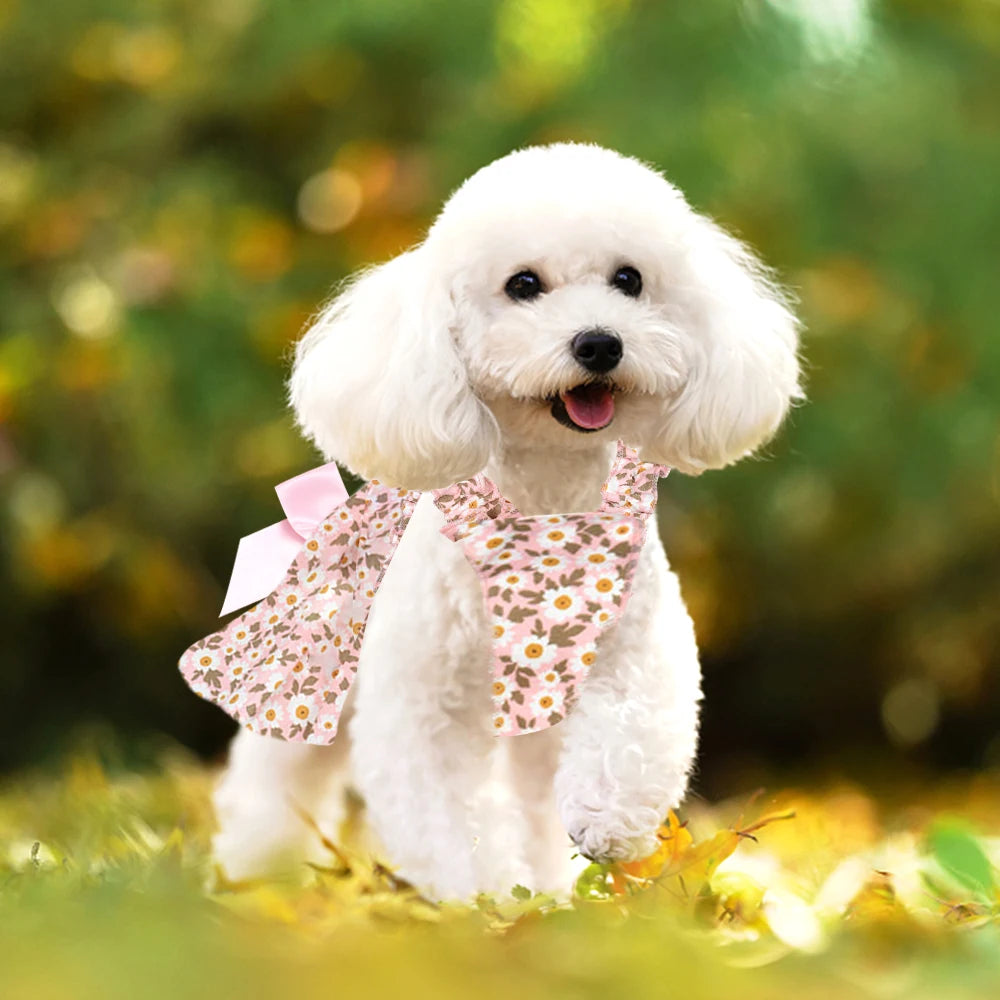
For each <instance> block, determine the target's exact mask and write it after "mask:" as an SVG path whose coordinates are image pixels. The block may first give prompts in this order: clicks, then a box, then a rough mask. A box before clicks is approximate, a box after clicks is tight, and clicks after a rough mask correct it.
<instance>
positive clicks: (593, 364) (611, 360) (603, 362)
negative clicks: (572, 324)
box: [569, 329, 622, 375]
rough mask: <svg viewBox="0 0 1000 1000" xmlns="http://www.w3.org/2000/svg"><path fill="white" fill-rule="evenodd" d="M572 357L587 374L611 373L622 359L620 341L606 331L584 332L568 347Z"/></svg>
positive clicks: (617, 337) (619, 338)
mask: <svg viewBox="0 0 1000 1000" xmlns="http://www.w3.org/2000/svg"><path fill="white" fill-rule="evenodd" d="M569 349H570V351H572V353H573V357H574V358H576V360H577V361H579V362H580V364H581V365H583V367H584V368H586V369H587V371H589V372H597V373H599V374H602V375H603V374H604V372H609V371H611V369H612V368H614V367H615V365H617V364H618V362H619V361H621V359H622V339H621V337H619V336H618V335H617V334H615V333H609V332H608V331H607V330H600V329H598V330H584V331H583V332H582V333H578V334H577V335H576V336H575V337H574V338H573V339H572V340H571V341H570V345H569Z"/></svg>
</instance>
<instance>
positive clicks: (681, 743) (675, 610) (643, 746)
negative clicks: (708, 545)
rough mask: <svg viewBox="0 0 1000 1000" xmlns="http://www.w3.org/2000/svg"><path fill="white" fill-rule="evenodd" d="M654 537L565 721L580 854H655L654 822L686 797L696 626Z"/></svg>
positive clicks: (696, 673) (692, 744) (570, 819)
mask: <svg viewBox="0 0 1000 1000" xmlns="http://www.w3.org/2000/svg"><path fill="white" fill-rule="evenodd" d="M652 534H653V537H652V538H651V539H650V540H649V542H647V546H646V549H645V551H644V552H643V555H642V559H641V561H640V565H639V567H638V570H637V572H636V579H635V583H634V591H633V594H632V597H631V600H630V603H629V606H628V608H627V610H626V613H625V615H624V617H623V619H622V621H621V622H619V624H618V625H617V627H616V628H615V630H614V631H613V632H612V633H611V634H610V635H608V636H607V638H606V640H605V641H604V642H602V643H601V645H600V646H599V650H598V660H597V663H596V664H595V668H594V671H593V673H592V674H591V675H590V677H588V678H587V681H586V683H585V684H584V687H583V691H582V692H581V696H580V699H579V701H578V703H577V705H576V706H575V708H574V709H573V711H571V712H570V714H569V717H568V718H567V720H566V722H565V723H563V725H564V726H565V727H566V734H565V742H564V745H563V753H562V757H561V759H560V763H559V768H558V771H557V773H556V799H557V802H558V806H559V813H560V816H561V818H562V821H563V824H564V825H565V827H566V830H567V832H568V833H569V835H570V837H571V838H572V840H573V841H574V843H576V845H577V846H578V848H579V849H580V852H581V853H582V854H584V855H586V856H587V857H589V858H592V859H594V860H600V861H612V860H616V861H627V860H635V859H637V858H643V857H647V856H648V855H650V854H652V853H653V851H654V850H655V849H656V847H657V840H656V830H657V827H658V826H659V824H660V823H661V822H662V820H663V818H664V817H665V815H666V813H667V810H668V809H670V808H672V807H674V806H676V805H677V804H678V803H679V802H680V800H681V799H682V798H683V796H684V792H685V790H686V787H687V780H688V775H689V773H690V770H691V766H692V763H693V761H694V754H695V749H696V746H697V732H698V701H699V698H700V670H699V667H698V652H697V648H696V645H695V640H694V630H693V627H692V624H691V619H690V618H689V616H688V614H687V611H686V609H685V607H684V604H683V601H682V600H681V596H680V590H679V587H678V584H677V579H676V577H675V576H674V575H673V574H672V573H671V572H670V571H669V570H668V568H667V563H666V559H665V557H664V556H663V553H662V550H661V549H660V548H659V541H658V539H656V537H655V532H654V533H652Z"/></svg>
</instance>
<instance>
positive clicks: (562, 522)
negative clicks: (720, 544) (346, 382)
mask: <svg viewBox="0 0 1000 1000" xmlns="http://www.w3.org/2000/svg"><path fill="white" fill-rule="evenodd" d="M668 471H669V470H668V469H666V468H665V467H664V466H661V465H653V464H651V463H648V462H640V461H639V459H638V456H637V454H636V452H635V451H634V450H633V449H630V448H627V447H626V446H625V445H624V444H621V443H619V445H618V453H617V456H616V459H615V463H614V466H613V467H612V470H611V474H610V476H609V477H608V480H607V482H606V483H605V484H604V488H603V491H602V493H603V502H602V504H601V507H600V509H599V510H598V511H595V512H589V513H579V514H555V515H543V516H533V517H526V516H523V515H522V514H520V513H519V512H518V511H517V509H516V508H515V507H514V506H513V505H512V504H511V503H510V502H509V501H508V500H506V498H504V497H503V495H502V494H501V493H500V491H499V489H498V488H497V487H496V485H495V484H493V483H492V482H491V481H490V480H489V479H486V478H485V477H484V476H478V477H476V478H475V479H474V480H467V481H465V482H463V483H459V484H457V485H456V486H452V487H449V488H448V489H445V490H438V491H436V492H435V494H434V502H435V504H436V505H437V507H438V508H439V509H440V510H441V511H442V513H443V514H444V516H445V518H446V521H447V523H446V524H445V526H444V527H443V528H442V529H441V530H442V533H443V534H445V535H447V537H449V538H451V539H452V540H453V541H455V542H457V543H458V544H459V545H461V546H462V549H463V551H464V553H465V556H466V558H467V559H468V560H469V562H470V563H471V564H472V566H473V568H474V569H475V570H476V573H477V575H478V577H479V581H480V585H481V587H482V591H483V597H484V599H485V602H486V609H487V614H488V617H489V620H490V627H491V629H492V639H493V644H492V649H493V658H492V671H491V672H492V679H491V684H492V696H493V706H494V713H493V728H494V731H495V732H496V734H497V735H505V734H518V733H528V732H537V731H539V730H541V729H546V728H548V727H549V726H554V725H556V724H558V723H559V722H561V721H562V720H563V719H564V718H565V717H566V713H567V712H568V711H569V710H570V708H571V707H572V705H573V703H574V701H575V700H576V698H577V696H578V692H579V689H580V685H581V684H582V683H583V681H584V680H585V679H586V677H587V675H588V673H589V672H590V670H591V668H592V667H593V665H594V663H595V661H596V659H597V640H598V638H599V636H600V635H601V633H602V632H603V631H604V630H606V629H608V628H610V627H611V626H613V625H614V624H615V623H616V622H618V621H619V620H620V618H621V616H622V614H623V613H624V611H625V607H626V604H627V602H628V596H629V592H630V587H631V583H632V578H633V576H634V574H635V568H636V565H637V564H638V561H639V553H640V552H641V550H642V545H643V541H644V540H645V535H646V521H647V519H648V517H649V516H650V515H651V514H652V513H653V511H654V509H655V506H656V486H657V482H658V480H659V478H660V477H661V476H665V475H666V474H667V472H668ZM484 512H489V513H486V514H484Z"/></svg>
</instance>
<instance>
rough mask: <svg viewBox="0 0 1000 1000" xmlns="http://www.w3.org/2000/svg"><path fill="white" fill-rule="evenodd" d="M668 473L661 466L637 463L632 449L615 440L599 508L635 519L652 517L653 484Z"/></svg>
mask: <svg viewBox="0 0 1000 1000" xmlns="http://www.w3.org/2000/svg"><path fill="white" fill-rule="evenodd" d="M669 472H670V469H669V468H667V466H665V465H656V464H655V463H653V462H642V461H640V460H639V453H638V452H637V451H636V450H635V448H630V447H629V446H628V445H626V444H625V442H624V441H619V442H618V453H617V455H616V456H615V461H614V464H613V465H612V466H611V473H610V474H609V476H608V478H607V480H606V482H605V483H604V486H602V487H601V494H602V496H603V497H604V500H603V502H602V503H601V507H600V509H601V510H602V511H620V512H621V513H625V514H633V515H635V516H639V517H641V516H646V515H649V514H652V513H653V510H654V509H655V508H656V484H657V482H658V481H659V479H660V478H661V477H662V476H666V475H667V473H669Z"/></svg>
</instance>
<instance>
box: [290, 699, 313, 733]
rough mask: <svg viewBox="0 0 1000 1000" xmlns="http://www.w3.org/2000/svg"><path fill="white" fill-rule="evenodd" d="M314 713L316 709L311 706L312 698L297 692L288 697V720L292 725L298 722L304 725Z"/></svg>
mask: <svg viewBox="0 0 1000 1000" xmlns="http://www.w3.org/2000/svg"><path fill="white" fill-rule="evenodd" d="M315 714H316V710H315V708H314V707H313V701H312V698H308V697H306V696H305V695H304V694H297V695H296V696H295V697H294V698H291V699H289V701H288V721H289V722H291V723H292V724H293V725H294V724H296V723H298V724H300V725H303V726H304V725H305V724H306V723H307V722H308V721H309V720H310V719H312V718H313V717H314V716H315Z"/></svg>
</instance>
